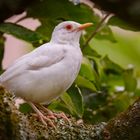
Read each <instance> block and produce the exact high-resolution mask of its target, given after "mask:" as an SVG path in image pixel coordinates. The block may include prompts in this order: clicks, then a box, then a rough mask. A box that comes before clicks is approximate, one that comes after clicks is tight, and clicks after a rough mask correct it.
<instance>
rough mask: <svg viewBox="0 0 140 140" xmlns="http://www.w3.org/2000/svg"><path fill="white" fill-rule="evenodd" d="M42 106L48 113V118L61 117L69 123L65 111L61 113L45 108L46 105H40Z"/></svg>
mask: <svg viewBox="0 0 140 140" xmlns="http://www.w3.org/2000/svg"><path fill="white" fill-rule="evenodd" d="M40 106H41V107H42V109H43V110H44V111H45V112H47V114H48V116H47V117H48V118H50V119H51V118H52V119H57V118H63V119H64V120H65V121H67V122H68V123H69V124H71V122H70V120H69V119H68V117H67V116H66V114H65V113H63V112H61V113H54V112H52V111H51V110H49V109H47V108H46V107H44V106H43V105H40Z"/></svg>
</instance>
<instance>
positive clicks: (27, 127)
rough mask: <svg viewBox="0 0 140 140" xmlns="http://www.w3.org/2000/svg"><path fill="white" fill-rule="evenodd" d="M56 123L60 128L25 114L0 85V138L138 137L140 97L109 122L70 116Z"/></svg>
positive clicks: (71, 139)
mask: <svg viewBox="0 0 140 140" xmlns="http://www.w3.org/2000/svg"><path fill="white" fill-rule="evenodd" d="M70 120H71V123H72V125H71V126H70V125H68V124H67V123H66V122H65V121H64V120H63V119H59V120H57V121H56V122H55V124H56V127H57V130H55V129H54V128H52V127H50V126H48V127H47V128H46V127H45V126H43V125H42V123H41V122H40V121H38V120H37V118H36V117H35V116H34V115H33V114H30V113H29V114H23V113H21V112H20V111H19V110H18V109H17V107H16V106H15V101H14V99H13V97H12V96H11V94H10V93H9V92H7V91H6V90H5V89H4V88H2V87H1V88H0V140H9V139H10V140H25V139H28V140H39V139H41V140H56V139H57V140H58V139H60V140H139V139H140V133H139V131H140V99H138V100H137V101H136V102H135V103H134V104H133V105H132V106H131V107H129V108H128V110H127V111H125V112H123V113H121V114H120V115H118V116H117V117H116V118H114V119H112V120H111V121H109V122H108V123H107V124H106V123H103V122H102V123H100V124H98V125H89V124H86V123H83V122H82V121H81V122H80V121H76V120H75V119H74V118H70Z"/></svg>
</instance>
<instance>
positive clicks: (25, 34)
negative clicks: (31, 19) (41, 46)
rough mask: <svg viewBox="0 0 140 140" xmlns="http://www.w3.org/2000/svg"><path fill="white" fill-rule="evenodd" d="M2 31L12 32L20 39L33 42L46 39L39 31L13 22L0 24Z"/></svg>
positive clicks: (0, 30)
mask: <svg viewBox="0 0 140 140" xmlns="http://www.w3.org/2000/svg"><path fill="white" fill-rule="evenodd" d="M0 32H3V33H8V34H11V35H13V36H15V37H17V38H19V39H22V40H25V41H27V42H31V43H33V42H38V41H40V40H43V39H44V37H43V36H42V35H40V34H39V33H37V32H34V31H31V30H29V29H27V28H25V27H23V26H21V25H17V24H13V23H2V24H0Z"/></svg>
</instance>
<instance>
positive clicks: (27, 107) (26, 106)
mask: <svg viewBox="0 0 140 140" xmlns="http://www.w3.org/2000/svg"><path fill="white" fill-rule="evenodd" d="M19 111H20V112H22V113H29V112H31V111H32V107H31V106H30V105H29V104H27V103H23V104H21V105H20V107H19Z"/></svg>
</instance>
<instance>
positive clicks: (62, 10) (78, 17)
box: [0, 0, 140, 123]
mask: <svg viewBox="0 0 140 140" xmlns="http://www.w3.org/2000/svg"><path fill="white" fill-rule="evenodd" d="M26 12H27V15H26V18H29V17H32V18H36V19H38V20H39V21H40V22H41V26H40V27H38V28H37V29H36V31H31V30H29V29H26V28H25V27H22V26H21V25H18V24H14V23H2V24H0V32H1V33H9V34H11V35H13V36H15V37H17V38H19V39H22V40H25V41H27V42H30V43H32V44H33V46H34V47H37V46H39V45H40V44H42V43H43V42H45V41H48V40H49V39H50V38H51V33H52V30H53V28H54V26H55V25H57V24H58V23H59V22H61V21H64V20H74V21H77V22H79V23H85V22H93V23H94V26H93V27H91V28H89V29H87V30H86V34H84V35H83V36H82V37H81V49H82V52H83V62H82V65H81V69H80V72H79V75H78V77H77V79H76V80H75V82H74V83H73V85H72V86H71V87H70V88H69V90H68V91H67V93H64V94H63V95H62V96H61V97H60V98H59V99H57V100H56V101H53V102H52V103H51V104H50V105H49V108H50V109H52V110H57V111H64V112H66V113H69V114H71V115H73V116H75V117H76V118H83V119H84V120H85V121H87V122H89V123H95V122H99V121H107V120H109V119H110V118H112V117H113V116H115V115H116V114H117V113H119V112H121V111H123V110H125V109H126V108H127V107H128V106H129V105H130V104H131V103H132V102H133V101H134V100H135V98H136V97H138V96H140V89H139V88H138V86H137V83H138V77H137V76H136V73H135V69H134V68H133V67H128V68H125V67H122V66H121V65H119V64H117V63H115V62H114V61H112V60H111V59H110V58H109V57H108V56H104V55H103V53H102V54H99V53H98V52H97V51H96V50H95V48H96V45H97V46H99V45H102V44H101V43H102V41H108V42H110V43H111V44H112V45H115V43H116V42H117V39H116V38H115V37H114V35H113V32H112V30H111V28H110V26H109V25H111V24H113V23H114V20H113V17H112V19H110V20H109V22H108V23H106V24H103V26H102V27H101V30H100V31H98V32H97V34H96V35H95V39H96V41H95V40H93V43H88V44H87V46H84V44H86V41H87V39H88V37H89V35H90V34H91V33H93V32H94V30H95V29H96V27H97V25H98V24H99V22H100V21H101V17H100V16H99V15H98V14H97V13H95V12H94V9H91V8H90V7H89V6H87V5H85V4H78V5H74V4H73V3H71V2H69V1H68V0H59V1H58V0H44V1H40V3H38V4H34V5H31V6H30V7H29V8H28V9H27V10H26ZM115 21H118V22H116V23H115V24H117V26H119V25H120V24H121V25H122V23H121V22H119V20H118V19H115ZM118 23H119V24H118ZM127 29H129V26H128V27H127ZM94 42H95V43H94ZM97 42H98V43H99V44H98V43H97ZM100 42H101V43H100ZM3 43H4V40H3V37H2V36H0V47H1V44H3ZM2 46H3V45H2ZM122 47H123V45H122ZM109 49H110V50H111V49H113V48H111V47H110V48H109ZM109 49H108V51H109ZM127 49H129V48H127ZM0 52H1V53H0V58H2V57H3V47H1V50H0ZM124 55H125V54H124ZM118 57H119V56H118ZM25 108H27V105H26V104H24V105H22V106H21V107H20V110H21V111H22V112H28V110H26V109H25Z"/></svg>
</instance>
